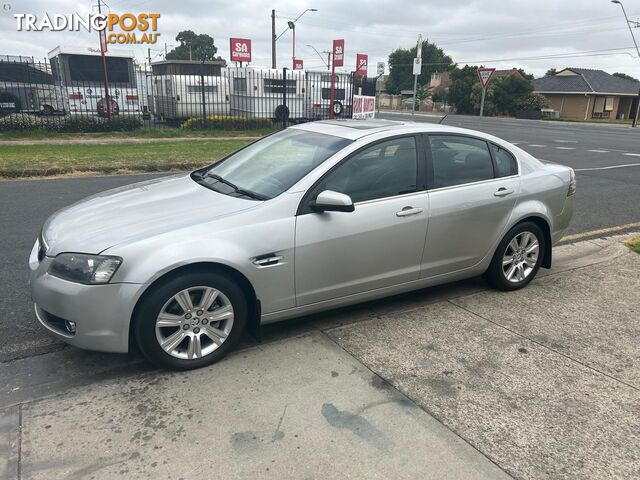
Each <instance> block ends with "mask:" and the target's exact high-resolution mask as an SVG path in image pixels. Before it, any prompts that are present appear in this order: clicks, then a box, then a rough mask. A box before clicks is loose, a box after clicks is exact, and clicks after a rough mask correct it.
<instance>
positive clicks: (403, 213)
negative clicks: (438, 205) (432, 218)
mask: <svg viewBox="0 0 640 480" xmlns="http://www.w3.org/2000/svg"><path fill="white" fill-rule="evenodd" d="M422 212H424V208H413V207H404V208H403V209H402V210H400V211H399V212H396V217H408V216H409V215H417V214H419V213H422Z"/></svg>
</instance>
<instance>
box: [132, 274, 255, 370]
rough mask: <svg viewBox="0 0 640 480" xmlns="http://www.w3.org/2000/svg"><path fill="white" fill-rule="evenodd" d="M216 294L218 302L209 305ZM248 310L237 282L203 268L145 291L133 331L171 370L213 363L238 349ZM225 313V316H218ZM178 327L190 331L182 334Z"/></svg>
mask: <svg viewBox="0 0 640 480" xmlns="http://www.w3.org/2000/svg"><path fill="white" fill-rule="evenodd" d="M214 291H215V292H218V293H217V294H216V293H214ZM205 295H207V298H204V297H205ZM187 297H188V300H185V299H186V298H187ZM212 297H215V300H213V302H212V304H211V305H210V306H206V305H204V303H206V302H207V301H208V300H209V299H210V298H212ZM229 306H230V307H231V315H230V316H229V315H228V308H227V307H229ZM188 307H192V308H188ZM205 308H206V311H205ZM187 310H188V311H187ZM223 310H224V311H223ZM248 314H249V306H248V302H247V297H246V295H245V293H244V292H243V290H242V288H240V286H238V284H237V283H235V282H234V281H233V280H231V279H230V278H228V277H227V276H225V275H222V274H220V273H217V272H197V273H192V274H189V275H186V276H180V277H173V278H170V279H168V280H167V281H165V282H162V283H161V284H159V285H158V286H157V287H155V288H154V289H153V290H152V291H151V292H150V293H149V294H148V295H145V297H144V298H143V299H142V302H141V304H140V305H139V307H138V308H137V312H136V315H135V318H134V332H133V333H134V335H135V337H134V338H135V340H136V343H137V345H138V347H139V348H140V350H141V351H142V353H143V354H144V356H145V357H146V358H147V359H148V360H149V361H150V362H151V363H153V364H156V365H159V366H161V367H163V368H167V369H171V370H191V369H194V368H200V367H203V366H206V365H210V364H212V363H214V362H216V361H218V360H220V359H221V358H223V357H224V356H225V355H227V353H229V352H230V351H231V350H233V348H234V347H235V346H236V345H237V344H238V342H239V341H240V339H241V337H242V334H243V332H244V330H245V327H246V325H247V318H248ZM224 315H226V317H225V318H224V319H223V320H219V321H215V322H214V321H213V319H214V318H218V317H220V318H222V317H223V316H224ZM229 321H230V327H229V328H227V327H228V326H229ZM178 332H180V333H182V334H184V336H183V337H182V340H180V338H181V335H180V333H178ZM211 332H215V333H211ZM223 333H224V334H225V335H222V334H223ZM172 336H173V337H174V338H175V339H174V340H171V337H172ZM196 337H198V339H197V340H196ZM214 338H215V341H214V340H213V339H214ZM178 340H180V342H179V343H177V344H176V345H175V348H174V349H173V350H170V349H171V348H172V347H173V346H172V344H173V343H176V342H178ZM161 341H162V342H163V344H164V345H165V347H164V348H163V346H162V345H161ZM167 342H168V343H167ZM168 344H171V345H168ZM194 345H195V346H194ZM198 353H199V355H198Z"/></svg>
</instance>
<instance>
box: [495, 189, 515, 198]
mask: <svg viewBox="0 0 640 480" xmlns="http://www.w3.org/2000/svg"><path fill="white" fill-rule="evenodd" d="M514 191H515V190H514V189H513V188H507V187H500V188H499V189H498V190H496V191H495V192H493V196H494V197H506V196H507V195H511V194H512V193H513V192H514Z"/></svg>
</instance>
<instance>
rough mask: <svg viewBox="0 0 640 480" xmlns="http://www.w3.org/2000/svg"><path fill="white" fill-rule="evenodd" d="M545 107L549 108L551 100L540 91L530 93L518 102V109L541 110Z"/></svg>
mask: <svg viewBox="0 0 640 480" xmlns="http://www.w3.org/2000/svg"><path fill="white" fill-rule="evenodd" d="M543 108H549V100H547V98H546V97H544V96H542V95H540V94H539V93H530V94H529V95H527V96H526V97H523V98H521V99H520V101H519V104H518V110H541V109H543Z"/></svg>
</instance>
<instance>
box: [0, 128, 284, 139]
mask: <svg viewBox="0 0 640 480" xmlns="http://www.w3.org/2000/svg"><path fill="white" fill-rule="evenodd" d="M277 130H279V127H274V128H261V129H257V130H238V131H227V130H203V131H194V130H186V129H181V128H165V129H160V128H141V129H139V130H134V131H131V132H103V133H57V132H48V131H46V130H39V129H34V130H27V131H15V132H11V131H9V132H0V140H64V139H69V140H72V139H76V138H83V139H84V138H123V139H126V138H181V137H205V138H209V137H213V138H215V137H261V136H264V135H268V134H269V133H273V132H275V131H277Z"/></svg>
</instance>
